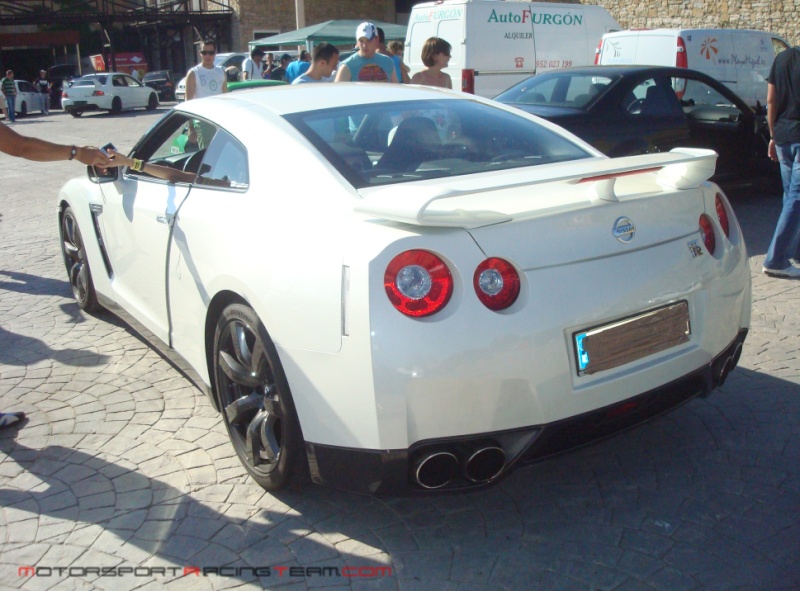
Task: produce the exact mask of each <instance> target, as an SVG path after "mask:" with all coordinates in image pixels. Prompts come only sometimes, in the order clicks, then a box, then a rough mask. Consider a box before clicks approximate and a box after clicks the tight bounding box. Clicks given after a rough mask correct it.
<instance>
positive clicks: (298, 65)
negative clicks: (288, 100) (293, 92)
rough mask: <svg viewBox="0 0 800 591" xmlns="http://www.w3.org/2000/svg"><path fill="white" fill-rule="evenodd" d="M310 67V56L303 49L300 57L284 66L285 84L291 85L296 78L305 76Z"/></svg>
mask: <svg viewBox="0 0 800 591" xmlns="http://www.w3.org/2000/svg"><path fill="white" fill-rule="evenodd" d="M310 67H311V54H310V53H308V52H307V51H306V50H305V49H304V50H303V51H301V52H300V57H299V58H297V59H296V60H295V61H293V62H292V63H291V64H289V65H288V66H286V82H288V83H289V84H292V83H293V82H294V81H295V79H297V77H298V76H301V75H303V74H305V73H306V72H307V71H308V68H310Z"/></svg>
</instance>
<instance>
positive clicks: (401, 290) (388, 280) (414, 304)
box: [383, 250, 453, 318]
mask: <svg viewBox="0 0 800 591" xmlns="http://www.w3.org/2000/svg"><path fill="white" fill-rule="evenodd" d="M383 285H384V288H385V289H386V295H387V296H389V300H390V301H391V302H392V305H394V307H395V308H397V309H398V310H399V311H400V312H402V313H403V314H405V315H406V316H412V317H414V318H421V317H423V316H430V315H431V314H435V313H436V312H438V311H439V310H441V309H442V308H444V307H445V306H446V305H447V302H449V301H450V296H451V295H453V276H452V274H451V273H450V269H449V268H448V267H447V265H446V264H445V262H444V261H443V260H442V259H440V258H439V257H437V256H436V255H435V254H433V253H432V252H428V251H427V250H407V251H406V252H403V253H400V254H399V255H397V256H396V257H394V258H393V259H392V261H391V262H390V263H389V265H388V266H387V267H386V272H385V273H384V275H383Z"/></svg>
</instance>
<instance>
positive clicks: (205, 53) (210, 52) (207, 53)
mask: <svg viewBox="0 0 800 591" xmlns="http://www.w3.org/2000/svg"><path fill="white" fill-rule="evenodd" d="M215 53H217V52H216V51H201V52H200V55H214V54H215Z"/></svg>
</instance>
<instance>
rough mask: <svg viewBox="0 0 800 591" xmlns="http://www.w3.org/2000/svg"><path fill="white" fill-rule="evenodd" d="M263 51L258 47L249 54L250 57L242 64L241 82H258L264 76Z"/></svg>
mask: <svg viewBox="0 0 800 591" xmlns="http://www.w3.org/2000/svg"><path fill="white" fill-rule="evenodd" d="M263 57H264V51H263V50H261V49H259V48H258V47H256V48H254V49H253V51H251V52H250V57H249V58H247V59H246V60H244V62H242V80H258V79H259V78H262V77H263V75H264V62H263V60H262V58H263Z"/></svg>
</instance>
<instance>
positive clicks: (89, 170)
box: [86, 166, 119, 185]
mask: <svg viewBox="0 0 800 591" xmlns="http://www.w3.org/2000/svg"><path fill="white" fill-rule="evenodd" d="M86 176H88V177H89V180H90V181H92V182H93V183H97V184H98V185H99V184H101V183H112V182H114V181H115V180H117V179H118V178H119V168H118V167H116V166H112V167H111V168H100V167H99V166H87V167H86Z"/></svg>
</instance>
